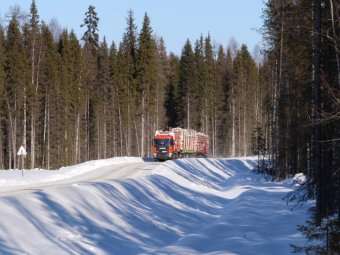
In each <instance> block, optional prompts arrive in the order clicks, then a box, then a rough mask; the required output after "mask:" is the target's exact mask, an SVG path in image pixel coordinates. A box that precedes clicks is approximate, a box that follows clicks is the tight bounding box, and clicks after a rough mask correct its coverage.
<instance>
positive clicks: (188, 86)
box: [176, 39, 196, 129]
mask: <svg viewBox="0 0 340 255" xmlns="http://www.w3.org/2000/svg"><path fill="white" fill-rule="evenodd" d="M195 73H196V66H195V57H194V53H193V50H192V46H191V43H190V41H189V39H188V40H187V41H186V43H185V45H184V47H183V50H182V55H181V59H180V66H179V82H178V94H177V96H178V97H177V99H176V100H177V107H178V110H177V112H178V117H179V124H180V126H181V127H182V128H188V129H189V128H192V112H193V104H192V103H193V98H194V92H195V90H194V84H195V79H196V77H195Z"/></svg>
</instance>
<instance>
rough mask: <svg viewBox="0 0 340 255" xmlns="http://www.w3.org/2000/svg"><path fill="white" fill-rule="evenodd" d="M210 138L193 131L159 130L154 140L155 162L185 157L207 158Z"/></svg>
mask: <svg viewBox="0 0 340 255" xmlns="http://www.w3.org/2000/svg"><path fill="white" fill-rule="evenodd" d="M208 149H209V137H208V135H205V134H203V133H200V132H197V131H195V130H192V129H183V128H171V129H170V130H169V131H162V130H157V131H156V133H155V136H154V139H153V158H154V160H155V161H163V160H167V159H176V158H180V157H182V156H183V155H189V156H190V155H192V156H203V157H205V156H207V154H208Z"/></svg>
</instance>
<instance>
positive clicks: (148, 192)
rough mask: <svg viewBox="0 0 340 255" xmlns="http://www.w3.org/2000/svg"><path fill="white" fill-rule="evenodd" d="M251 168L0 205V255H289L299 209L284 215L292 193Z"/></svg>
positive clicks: (69, 190) (91, 187) (186, 169)
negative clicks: (289, 193) (286, 198)
mask: <svg viewBox="0 0 340 255" xmlns="http://www.w3.org/2000/svg"><path fill="white" fill-rule="evenodd" d="M88 164H90V165H91V164H92V163H88ZM150 164H152V163H150ZM154 164H156V163H154ZM85 165H87V164H85ZM254 166H255V163H254V160H252V159H181V160H174V161H167V162H165V163H162V164H160V165H158V166H156V167H155V168H154V169H153V170H152V174H151V175H148V176H146V177H138V178H132V179H131V178H130V179H126V180H119V181H114V180H107V181H103V182H97V183H86V184H79V185H73V186H64V187H60V188H54V189H48V190H41V191H37V192H34V193H29V194H24V195H20V196H16V197H5V198H0V215H1V217H0V254H47V253H48V254H96V255H101V254H124V255H129V254H162V255H164V254H188V255H190V254H209V255H212V254H214V255H216V254H242V255H243V254H261V255H264V254H268V255H269V254H270V255H272V254H277V255H280V254H282V255H287V254H291V247H290V245H289V244H290V243H292V244H295V245H300V244H303V243H304V242H305V241H306V240H305V238H304V237H303V236H302V235H301V234H300V233H299V232H298V231H297V229H296V228H297V224H301V223H302V222H304V221H305V220H306V219H307V217H308V215H307V214H306V209H307V208H306V206H305V207H299V208H296V209H294V210H291V206H287V204H286V202H285V201H282V198H283V197H284V196H285V195H286V194H287V192H289V191H292V189H293V188H294V186H292V185H289V184H285V183H275V182H263V181H262V176H261V175H256V174H254V173H253V172H252V171H251V170H252V169H253V167H254ZM69 171H72V170H71V169H69ZM143 171H145V169H144V170H143ZM18 226H20V227H18Z"/></svg>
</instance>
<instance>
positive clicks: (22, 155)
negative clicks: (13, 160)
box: [17, 145, 27, 176]
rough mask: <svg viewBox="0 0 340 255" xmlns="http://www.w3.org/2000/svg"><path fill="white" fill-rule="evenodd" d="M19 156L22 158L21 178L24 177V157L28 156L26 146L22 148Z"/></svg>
mask: <svg viewBox="0 0 340 255" xmlns="http://www.w3.org/2000/svg"><path fill="white" fill-rule="evenodd" d="M17 155H18V156H19V157H20V158H21V160H20V161H21V176H24V157H25V156H26V155H27V152H26V150H25V148H24V146H22V145H21V146H20V148H19V150H18V153H17Z"/></svg>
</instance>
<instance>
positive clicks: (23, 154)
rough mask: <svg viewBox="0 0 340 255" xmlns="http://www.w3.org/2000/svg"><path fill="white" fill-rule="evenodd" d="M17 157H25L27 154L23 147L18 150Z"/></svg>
mask: <svg viewBox="0 0 340 255" xmlns="http://www.w3.org/2000/svg"><path fill="white" fill-rule="evenodd" d="M17 155H18V156H26V155H27V152H26V150H25V148H24V146H21V147H20V148H19V150H18V153H17Z"/></svg>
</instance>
